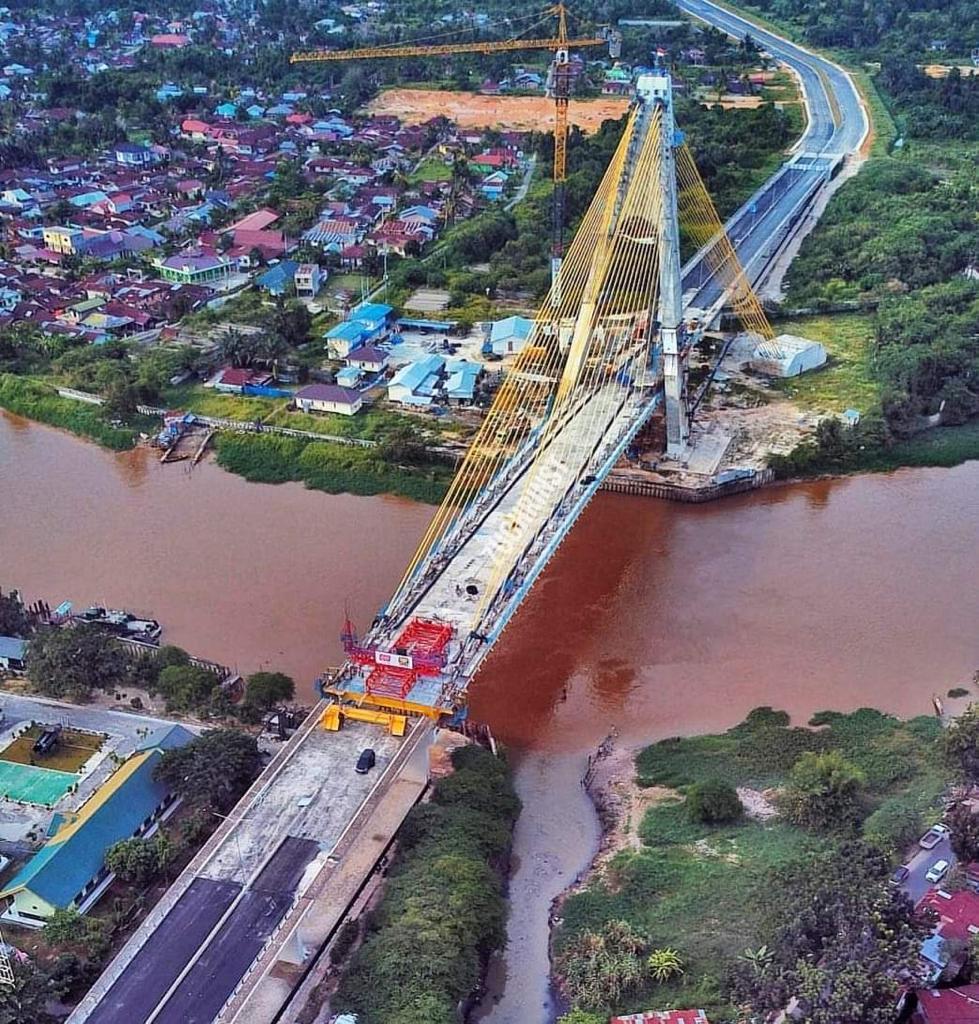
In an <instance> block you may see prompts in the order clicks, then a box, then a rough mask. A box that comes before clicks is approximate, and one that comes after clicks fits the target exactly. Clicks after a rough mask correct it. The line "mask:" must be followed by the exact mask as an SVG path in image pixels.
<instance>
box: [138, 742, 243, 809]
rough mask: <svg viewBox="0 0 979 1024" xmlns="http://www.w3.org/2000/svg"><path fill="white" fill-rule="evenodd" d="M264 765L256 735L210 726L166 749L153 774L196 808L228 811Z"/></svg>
mask: <svg viewBox="0 0 979 1024" xmlns="http://www.w3.org/2000/svg"><path fill="white" fill-rule="evenodd" d="M261 767H262V758H261V754H260V753H259V751H258V744H257V743H256V742H255V738H254V737H253V736H246V735H245V734H244V733H241V732H237V731H236V730H234V729H210V730H208V731H207V732H205V733H204V734H203V735H201V736H198V737H197V738H196V739H193V740H191V741H190V743H187V744H185V745H184V746H182V747H176V748H175V749H173V750H167V751H165V752H164V754H163V757H162V758H161V760H160V763H159V764H158V765H157V767H156V770H155V772H154V776H155V777H156V778H157V779H158V780H159V781H160V782H162V783H163V784H164V785H166V786H167V787H168V788H169V789H170V791H171V792H173V793H175V794H177V795H178V796H181V797H183V798H184V800H186V802H187V803H188V804H190V805H191V806H193V807H206V808H208V809H209V810H215V811H219V812H225V811H228V810H229V809H230V808H231V807H232V806H233V805H234V804H235V802H236V801H237V800H238V798H239V797H240V796H241V795H242V793H244V792H245V790H246V789H247V788H248V787H249V786H250V785H251V783H252V782H253V781H254V779H255V777H256V776H257V775H258V773H259V771H260V770H261Z"/></svg>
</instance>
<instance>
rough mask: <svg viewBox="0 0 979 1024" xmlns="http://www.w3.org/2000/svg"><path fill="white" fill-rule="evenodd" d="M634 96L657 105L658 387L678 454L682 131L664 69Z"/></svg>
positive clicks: (682, 389) (681, 433)
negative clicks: (679, 153)
mask: <svg viewBox="0 0 979 1024" xmlns="http://www.w3.org/2000/svg"><path fill="white" fill-rule="evenodd" d="M636 95H637V96H638V97H639V98H640V99H641V100H642V101H643V102H644V103H646V104H650V105H652V106H655V107H659V108H660V109H661V111H662V113H661V124H662V127H661V130H660V157H659V160H660V166H659V183H660V187H661V189H662V193H663V201H662V203H661V204H660V207H659V211H660V225H659V235H660V253H659V308H658V309H657V311H656V316H655V318H656V320H658V321H659V325H660V328H659V337H660V343H661V345H662V346H663V392H664V395H663V397H664V408H665V412H666V452H667V455H678V454H679V453H680V452H682V451H683V449H684V447H685V446H686V443H687V439H688V438H689V436H690V415H689V411H688V405H687V370H688V360H687V352H688V345H687V342H686V337H685V329H684V320H683V301H682V299H683V283H682V276H681V273H680V266H681V261H680V222H679V216H678V213H677V173H676V172H677V168H676V151H677V149H678V148H679V146H680V145H681V144H682V142H683V135H682V133H681V132H680V131H679V130H678V129H677V127H676V121H675V120H674V117H673V83H672V81H671V80H670V73H669V71H667V70H665V69H660V70H657V72H656V74H652V75H642V76H640V78H639V80H638V81H637V83H636Z"/></svg>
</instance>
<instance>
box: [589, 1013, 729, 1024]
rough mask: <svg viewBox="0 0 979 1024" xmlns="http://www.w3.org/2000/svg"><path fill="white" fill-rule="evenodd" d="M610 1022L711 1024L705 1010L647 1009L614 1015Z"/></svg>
mask: <svg viewBox="0 0 979 1024" xmlns="http://www.w3.org/2000/svg"><path fill="white" fill-rule="evenodd" d="M609 1024H710V1021H709V1020H708V1019H707V1014H706V1013H704V1011H703V1010H647V1011H646V1012H645V1013H629V1014H626V1016H625V1017H613V1018H612V1019H611V1020H610V1021H609Z"/></svg>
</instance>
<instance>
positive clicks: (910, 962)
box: [731, 843, 927, 1024]
mask: <svg viewBox="0 0 979 1024" xmlns="http://www.w3.org/2000/svg"><path fill="white" fill-rule="evenodd" d="M889 871H890V864H889V861H888V858H887V857H886V856H885V855H883V854H881V853H879V852H878V851H875V850H872V849H871V848H869V847H867V846H865V845H864V844H862V843H847V844H843V845H841V846H839V847H837V848H835V849H833V850H831V851H830V852H828V853H825V854H822V855H819V856H817V857H815V858H807V859H806V860H804V861H800V862H798V863H796V864H794V865H792V866H791V867H788V868H783V869H780V870H777V871H773V872H772V875H771V878H770V879H769V883H768V884H767V885H766V887H765V892H766V893H767V894H768V898H769V901H770V902H769V907H768V919H767V921H766V922H765V923H764V926H763V934H764V936H765V937H766V939H767V943H766V947H763V950H764V952H762V951H758V952H759V953H761V955H755V956H752V957H751V958H750V959H749V958H748V957H742V958H740V959H739V960H738V961H737V963H736V964H735V965H734V966H733V968H732V972H731V989H732V995H733V997H734V999H735V1000H736V1001H738V1002H745V1003H747V1004H748V1006H749V1007H750V1009H751V1010H752V1011H753V1012H754V1014H755V1015H757V1016H758V1017H760V1018H765V1017H766V1016H767V1015H768V1014H769V1013H772V1012H774V1011H776V1010H780V1009H782V1008H783V1007H784V1006H785V1004H786V1002H787V1001H788V1000H789V999H790V998H791V997H792V996H793V995H795V996H798V997H799V999H800V1001H801V1010H802V1013H803V1018H802V1019H803V1020H804V1021H805V1022H806V1024H839V1022H840V1021H847V1022H848V1024H891V1022H892V1021H893V1019H894V1006H895V1003H896V1001H897V998H898V995H899V993H900V992H901V990H902V989H903V988H904V986H905V985H906V984H907V979H908V978H915V977H917V972H918V969H919V968H918V964H919V959H918V957H919V944H920V941H921V938H922V937H923V935H924V934H925V932H926V931H927V928H926V927H925V926H923V925H919V924H918V923H917V922H915V920H914V917H913V914H914V908H913V907H912V905H911V901H910V900H909V899H908V898H907V896H906V895H905V894H904V893H903V892H901V891H900V890H899V889H896V888H895V887H893V886H891V885H889V884H888V882H887V876H888V874H889Z"/></svg>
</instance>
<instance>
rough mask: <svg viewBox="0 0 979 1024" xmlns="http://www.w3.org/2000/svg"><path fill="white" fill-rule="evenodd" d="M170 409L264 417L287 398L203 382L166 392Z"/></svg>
mask: <svg viewBox="0 0 979 1024" xmlns="http://www.w3.org/2000/svg"><path fill="white" fill-rule="evenodd" d="M166 400H167V404H168V405H169V406H170V408H171V409H184V410H186V411H188V412H196V413H199V414H200V415H201V416H215V417H219V418H221V419H228V420H247V421H249V422H250V421H252V420H261V419H264V418H265V417H266V416H268V415H269V414H270V413H272V412H274V411H275V409H276V408H277V407H278V406H280V405H284V404H285V402H286V399H284V398H280V399H275V398H253V397H250V396H245V395H227V394H222V393H221V392H220V391H214V390H213V389H212V388H205V387H204V385H203V384H191V385H186V384H184V385H181V386H180V387H175V388H169V389H168V390H167V392H166Z"/></svg>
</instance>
